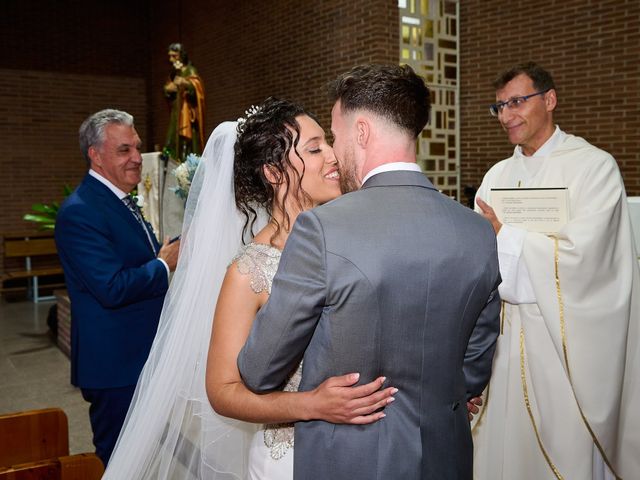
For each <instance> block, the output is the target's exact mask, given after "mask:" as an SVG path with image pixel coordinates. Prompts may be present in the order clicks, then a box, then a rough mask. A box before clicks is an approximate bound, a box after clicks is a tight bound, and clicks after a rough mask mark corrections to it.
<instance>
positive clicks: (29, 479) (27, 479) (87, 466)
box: [0, 453, 104, 480]
mask: <svg viewBox="0 0 640 480" xmlns="http://www.w3.org/2000/svg"><path fill="white" fill-rule="evenodd" d="M103 473H104V467H103V466H102V462H101V461H100V459H99V458H98V457H97V456H96V454H95V453H79V454H76V455H66V456H62V457H58V458H50V459H47V460H39V461H36V462H28V463H22V464H19V465H13V466H11V467H0V480H100V478H102V474H103Z"/></svg>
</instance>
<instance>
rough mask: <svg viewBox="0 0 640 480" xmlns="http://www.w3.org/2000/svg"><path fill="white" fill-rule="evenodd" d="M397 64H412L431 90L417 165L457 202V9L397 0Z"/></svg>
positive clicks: (439, 2) (440, 1)
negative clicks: (398, 22)
mask: <svg viewBox="0 0 640 480" xmlns="http://www.w3.org/2000/svg"><path fill="white" fill-rule="evenodd" d="M398 8H399V10H400V63H406V64H408V65H411V67H413V69H414V70H415V71H416V73H418V74H419V75H421V76H422V77H423V78H424V79H425V81H426V83H427V85H428V86H429V89H430V90H431V100H432V114H431V121H430V123H429V125H427V127H426V128H425V130H424V131H423V132H422V134H421V135H420V137H419V138H418V163H419V164H420V166H421V168H422V170H423V171H424V172H425V173H426V174H427V175H428V176H429V178H430V179H431V181H432V182H433V183H434V185H435V186H436V187H437V188H438V189H440V190H442V191H443V192H444V193H446V194H447V195H449V196H451V197H453V198H455V199H459V198H460V155H459V150H460V148H459V145H460V141H459V139H460V125H459V121H458V118H459V107H458V103H459V98H460V96H459V82H458V59H459V56H458V44H459V42H458V4H457V2H456V1H451V0H399V1H398Z"/></svg>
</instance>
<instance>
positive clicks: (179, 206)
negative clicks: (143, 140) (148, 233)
mask: <svg viewBox="0 0 640 480" xmlns="http://www.w3.org/2000/svg"><path fill="white" fill-rule="evenodd" d="M177 166H178V163H177V162H176V161H175V160H173V159H169V160H168V161H167V162H165V161H164V160H163V159H162V158H161V156H160V152H150V153H143V154H142V179H141V181H140V183H139V184H138V193H139V194H142V196H143V197H144V204H143V206H142V212H143V214H144V216H145V218H146V219H147V221H148V222H149V223H150V224H151V226H152V227H153V231H154V233H155V234H156V237H157V238H158V241H159V242H160V243H162V240H163V239H164V237H166V236H168V237H170V238H173V237H175V236H177V235H180V233H181V232H182V218H183V217H184V200H183V199H181V198H180V197H178V196H177V195H176V194H175V193H174V192H173V191H172V190H171V188H173V187H175V186H176V177H175V175H173V170H174V169H175V168H176V167H177Z"/></svg>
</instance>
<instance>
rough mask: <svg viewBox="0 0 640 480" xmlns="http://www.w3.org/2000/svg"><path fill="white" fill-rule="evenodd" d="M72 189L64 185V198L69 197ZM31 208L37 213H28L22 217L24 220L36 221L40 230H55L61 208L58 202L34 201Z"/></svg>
mask: <svg viewBox="0 0 640 480" xmlns="http://www.w3.org/2000/svg"><path fill="white" fill-rule="evenodd" d="M71 192H72V190H71V187H69V185H65V186H64V187H62V193H63V195H64V198H67V197H68V196H69V195H70V194H71ZM31 209H32V210H33V211H35V212H37V213H35V214H34V213H27V214H25V215H24V217H22V219H23V220H27V221H28V222H36V223H37V224H38V228H39V229H40V230H53V229H54V227H55V225H56V216H57V215H58V210H59V209H60V204H59V203H58V202H52V203H51V205H46V204H44V203H34V204H33V205H31Z"/></svg>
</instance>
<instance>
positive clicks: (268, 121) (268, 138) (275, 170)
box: [233, 97, 315, 240]
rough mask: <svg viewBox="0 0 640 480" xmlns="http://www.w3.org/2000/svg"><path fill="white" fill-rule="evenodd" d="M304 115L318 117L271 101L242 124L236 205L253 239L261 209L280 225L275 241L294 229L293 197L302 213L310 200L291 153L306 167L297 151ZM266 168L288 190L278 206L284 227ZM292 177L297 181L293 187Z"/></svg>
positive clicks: (236, 164) (237, 147)
mask: <svg viewBox="0 0 640 480" xmlns="http://www.w3.org/2000/svg"><path fill="white" fill-rule="evenodd" d="M300 115H308V116H309V117H311V118H313V119H314V120H315V117H314V116H313V115H311V114H310V113H309V112H307V111H306V110H305V109H304V108H303V107H301V106H300V105H297V104H295V103H292V102H289V101H286V100H278V99H277V98H273V97H269V98H267V99H266V100H265V101H264V102H263V103H262V105H260V106H259V107H258V111H257V112H256V113H253V114H251V115H249V117H248V118H247V119H246V120H245V121H244V122H240V123H238V139H237V140H236V143H235V157H234V163H233V168H234V180H233V181H234V187H235V197H236V205H237V206H238V209H239V210H240V211H241V212H242V213H243V214H244V216H245V219H246V220H245V224H244V229H243V233H247V230H249V231H250V232H251V234H252V235H253V234H254V233H255V232H254V231H253V227H254V225H255V222H256V209H257V208H260V207H261V208H264V209H265V210H266V211H267V214H268V215H269V217H270V218H271V221H272V222H274V223H275V225H276V231H275V233H274V234H273V236H272V237H271V239H272V240H273V239H274V238H275V237H276V236H277V235H278V233H279V232H280V229H281V228H284V229H285V230H286V231H289V230H290V229H291V220H290V218H289V215H288V213H287V211H286V209H285V204H286V201H287V199H288V198H289V196H290V195H292V196H293V199H294V200H295V201H296V202H297V206H298V207H299V208H300V209H301V210H302V209H303V203H306V202H307V201H308V200H310V197H309V195H308V194H307V193H306V192H305V191H304V190H303V189H302V188H301V186H300V180H301V179H302V176H303V175H304V170H303V172H302V173H301V174H299V173H298V172H297V171H296V169H295V168H293V165H292V164H291V162H290V160H289V152H290V151H291V149H293V150H294V152H295V153H296V155H297V156H298V157H299V158H300V160H302V164H303V165H304V160H303V159H302V156H301V155H300V153H299V152H298V150H297V146H298V141H299V139H300V125H299V124H298V122H297V121H296V117H298V116H300ZM292 131H293V132H295V135H294V134H293V133H292ZM265 166H267V167H268V169H269V171H270V173H271V176H272V177H273V178H274V179H275V183H276V185H277V186H279V185H284V188H285V193H284V195H283V196H282V199H281V201H280V203H279V204H278V205H277V207H278V208H279V209H280V210H281V211H282V212H283V215H284V221H283V225H280V224H279V223H278V221H277V220H276V219H274V218H273V205H274V200H275V198H276V196H275V193H276V190H275V186H274V185H272V183H271V182H270V181H269V180H268V179H267V177H266V176H265V173H264V167H265ZM303 168H304V167H303ZM292 176H293V177H294V179H295V180H296V181H295V182H294V183H293V184H292V182H291V180H292V178H291V177H292ZM272 180H273V179H272ZM292 185H296V187H295V191H293V192H292V191H290V188H291V186H292Z"/></svg>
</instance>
